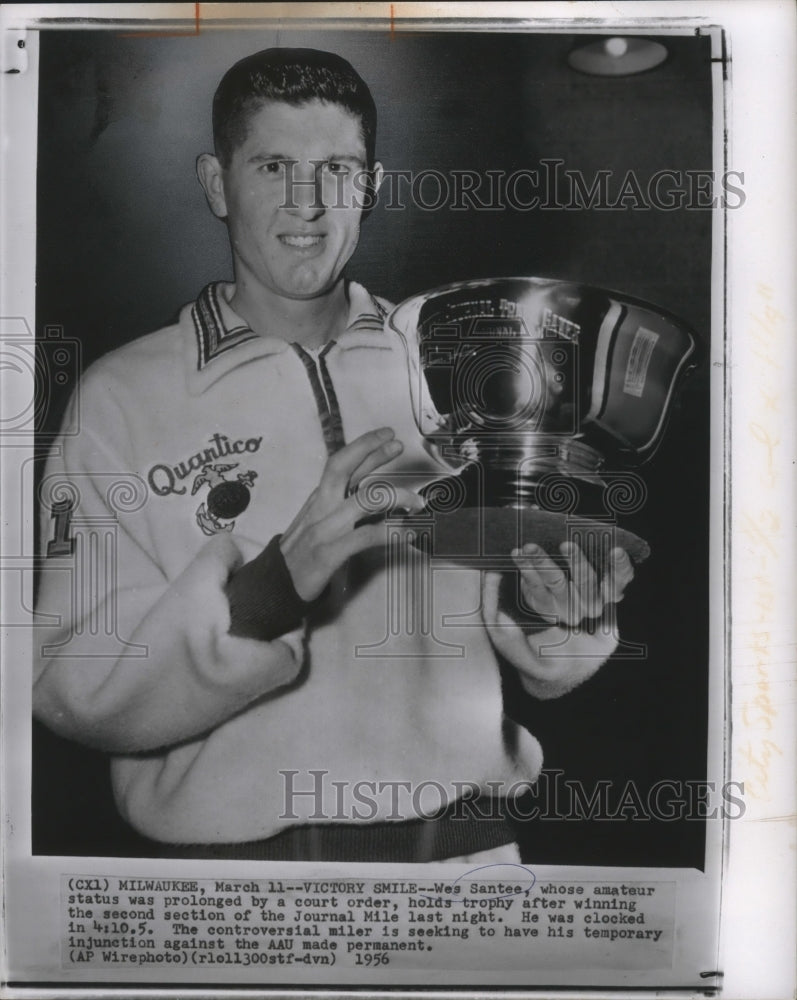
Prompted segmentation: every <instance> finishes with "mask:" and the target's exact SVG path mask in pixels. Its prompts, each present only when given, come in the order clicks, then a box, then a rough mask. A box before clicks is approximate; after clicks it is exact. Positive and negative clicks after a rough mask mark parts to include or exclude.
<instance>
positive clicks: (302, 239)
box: [279, 234, 324, 250]
mask: <svg viewBox="0 0 797 1000" xmlns="http://www.w3.org/2000/svg"><path fill="white" fill-rule="evenodd" d="M323 238H324V237H323V236H290V235H288V234H285V235H282V236H280V237H279V239H280V242H281V243H284V244H285V245H286V246H289V247H295V248H296V249H297V250H310V249H312V248H313V247H317V246H318V245H319V244H320V243H321V241H322V240H323Z"/></svg>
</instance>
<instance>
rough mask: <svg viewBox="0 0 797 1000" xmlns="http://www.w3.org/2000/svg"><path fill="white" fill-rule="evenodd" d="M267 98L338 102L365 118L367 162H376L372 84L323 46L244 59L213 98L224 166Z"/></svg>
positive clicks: (218, 146)
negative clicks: (370, 88) (324, 49)
mask: <svg viewBox="0 0 797 1000" xmlns="http://www.w3.org/2000/svg"><path fill="white" fill-rule="evenodd" d="M264 101H281V102H283V103H284V104H294V105H300V104H305V103H307V102H308V101H327V102H329V103H330V104H338V105H340V106H341V107H343V108H345V109H346V110H347V111H349V112H351V114H353V115H354V116H355V117H356V118H358V119H359V120H360V125H361V128H362V135H363V141H364V142H365V154H366V161H367V162H366V165H367V167H368V168H369V169H370V168H371V167H372V166H373V164H374V159H375V146H376V105H375V104H374V99H373V97H372V96H371V91H370V90H369V89H368V85H367V84H366V83H365V81H364V80H363V79H362V77H361V76H360V75H359V73H357V71H356V70H355V69H354V67H353V66H352V65H351V64H350V63H348V62H347V61H346V60H345V59H343V58H342V57H341V56H338V55H335V54H334V53H332V52H322V51H321V50H319V49H282V48H279V49H263V50H262V51H261V52H255V54H254V55H251V56H247V57H246V58H245V59H241V60H240V62H237V63H235V65H234V66H232V67H230V69H228V70H227V72H226V73H225V74H224V76H223V77H222V79H221V83H220V84H219V86H218V88H217V89H216V94H215V96H214V98H213V142H214V145H215V147H216V156H217V157H218V160H219V162H220V163H221V165H222V167H225V168H226V167H228V166H229V165H230V161H231V159H232V155H233V153H234V152H235V150H236V149H237V148H238V147H239V146H240V145H241V144H242V143H243V142H244V141H245V140H246V136H247V132H248V127H249V119H250V117H251V115H252V114H254V113H255V112H256V111H257V110H258V108H260V106H261V105H262V104H263V102H264Z"/></svg>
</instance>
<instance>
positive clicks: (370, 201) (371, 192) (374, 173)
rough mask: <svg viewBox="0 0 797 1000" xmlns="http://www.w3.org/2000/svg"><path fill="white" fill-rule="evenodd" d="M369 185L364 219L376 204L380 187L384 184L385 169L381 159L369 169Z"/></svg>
mask: <svg viewBox="0 0 797 1000" xmlns="http://www.w3.org/2000/svg"><path fill="white" fill-rule="evenodd" d="M367 177H368V186H367V188H366V189H365V195H366V198H365V201H364V203H363V206H362V207H363V214H362V217H363V219H367V218H368V216H369V215H370V214H371V212H372V211H373V210H374V207H375V206H376V196H377V192H378V191H379V188H380V187H381V185H382V181H383V180H384V179H385V169H384V167H383V166H382V164H381V163H380V162H379V160H377V161H376V163H374V165H373V167H371V169H370V170H369V171H368V174H367Z"/></svg>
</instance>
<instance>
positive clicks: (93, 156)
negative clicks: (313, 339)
mask: <svg viewBox="0 0 797 1000" xmlns="http://www.w3.org/2000/svg"><path fill="white" fill-rule="evenodd" d="M590 40H594V36H588V37H583V38H578V37H575V36H571V35H550V34H549V35H528V34H525V35H521V34H512V33H501V34H489V35H486V34H468V33H453V32H452V33H446V34H417V35H416V34H413V35H410V34H401V33H400V32H399V33H395V34H389V33H387V32H385V33H376V32H371V31H358V32H349V33H345V34H343V33H338V32H324V33H321V32H319V31H302V32H296V31H293V32H279V33H275V32H255V31H252V30H250V31H247V32H245V33H242V32H233V31H224V32H209V33H206V34H200V35H198V36H195V37H184V38H124V37H121V36H119V35H117V34H115V33H111V32H104V31H103V32H63V31H58V32H55V31H53V32H47V31H45V32H42V36H41V70H40V90H39V151H38V164H39V166H38V202H37V218H38V234H39V241H38V247H37V332H39V334H41V333H42V332H43V331H44V328H45V326H47V325H58V326H60V327H62V328H63V331H64V335H65V336H66V337H74V338H78V339H79V340H80V342H81V344H82V365H83V367H84V368H85V367H86V366H87V365H88V364H89V363H90V362H91V361H93V360H94V359H95V358H97V357H99V356H100V355H101V354H103V353H104V352H105V351H107V350H109V349H111V348H114V347H117V346H119V345H120V344H123V343H125V342H127V341H128V340H131V339H133V338H134V337H137V336H140V335H142V334H144V333H147V332H149V331H151V330H154V329H157V328H159V327H161V326H163V325H164V324H166V323H168V322H170V321H172V320H173V318H174V317H175V315H176V313H177V310H178V309H179V307H180V306H181V305H183V304H184V303H185V302H188V301H190V300H192V299H194V298H195V296H196V294H197V293H198V291H199V290H200V289H201V288H202V287H203V285H204V284H206V283H207V282H208V281H210V280H214V279H219V278H231V277H232V272H231V263H230V257H229V250H228V244H227V239H226V229H225V227H224V225H223V223H220V222H219V221H218V220H217V219H215V218H214V217H213V216H212V215H211V213H210V212H209V210H208V209H207V207H206V204H205V200H204V195H203V193H202V191H201V188H200V187H199V184H198V182H197V181H196V178H195V175H194V162H195V159H196V156H197V154H198V153H200V152H202V151H205V150H211V149H212V139H211V125H210V106H211V100H212V96H213V91H214V89H215V87H216V84H217V82H218V80H219V79H220V77H221V75H222V74H223V72H224V71H225V70H226V69H227V67H228V66H229V65H231V64H232V63H233V62H234V61H235V60H237V59H238V58H241V57H242V56H244V55H247V54H249V53H250V52H253V51H256V50H257V49H259V48H265V47H267V46H269V45H274V44H279V45H283V46H289V45H301V46H311V47H318V48H328V49H330V50H332V51H335V52H339V53H340V54H341V55H343V56H345V57H346V58H348V59H350V60H351V62H352V63H353V64H354V66H355V67H356V68H357V69H358V71H359V72H360V73H361V75H362V76H363V77H364V79H365V80H366V81H367V82H368V84H369V85H370V86H371V88H372V90H373V93H374V97H375V100H376V103H377V107H378V109H379V113H380V122H379V133H378V137H377V155H378V157H379V159H381V160H382V162H383V163H384V165H385V166H386V168H388V169H393V170H400V169H401V170H412V171H415V172H417V171H421V170H429V169H434V170H438V171H441V172H442V173H444V174H448V173H449V172H450V171H452V170H465V169H467V170H476V171H480V172H482V171H486V170H505V171H508V172H511V171H513V170H516V169H520V168H528V169H535V168H538V167H539V162H540V160H541V159H543V158H546V159H557V158H558V159H561V160H563V161H564V165H565V167H566V168H567V169H568V170H580V171H581V172H582V173H583V174H584V176H585V178H586V180H587V182H588V183H590V182H591V180H592V179H593V178H594V176H595V174H596V173H597V171H599V170H610V171H612V172H613V174H612V178H613V179H612V180H611V181H610V189H612V190H613V191H615V192H616V190H617V189H618V187H619V184H620V181H621V179H622V177H623V176H624V175H625V173H626V171H628V170H634V171H635V172H636V173H637V176H638V177H639V178H640V179H641V181H642V183H643V187H644V184H645V183H646V181H647V179H648V178H650V177H651V176H652V175H653V174H654V173H655V172H656V171H657V170H661V169H670V170H680V171H686V170H708V169H711V167H712V160H711V83H710V68H711V67H710V50H709V41H708V40H707V39H703V38H697V37H667V38H663V39H659V40H660V41H664V42H665V44H666V46H667V48H668V50H669V56H668V59H667V61H666V62H665V63H664V64H662V65H661V66H659V67H657V68H656V69H654V70H651V71H649V72H647V73H644V74H641V75H638V76H633V77H626V78H622V77H620V78H597V77H588V76H583V75H581V74H579V73H576V72H575V71H573V70H571V69H570V68H569V67H568V65H567V62H566V57H567V53H568V52H569V51H570V50H571V49H572V48H574V47H575V46H576V45H578V44H580V43H584V42H587V41H590ZM424 191H425V193H426V194H427V197H430V196H431V194H433V188H432V187H431V186H430V187H429V188H428V189H424ZM405 201H406V202H407V208H406V209H405V210H403V211H388V210H387V209H386V208H385V206H384V204H381V205H379V206H377V208H376V209H375V211H374V212H373V213H372V214H371V216H370V217H369V218H368V219H367V221H366V222H365V224H364V227H363V235H362V239H361V242H360V247H359V248H358V250H357V253H356V254H355V257H354V258H353V260H352V262H351V265H350V267H349V274H350V276H351V277H353V278H355V279H356V280H358V281H361V282H362V283H364V284H365V285H366V286H367V287H368V288H369V289H370V290H371V291H373V292H375V293H377V294H381V295H384V296H386V297H387V298H389V299H392V300H393V301H400V300H401V299H402V298H404V297H406V296H408V295H410V294H414V293H416V292H418V291H421V290H424V289H427V288H430V287H433V286H435V285H438V284H442V283H445V282H449V281H454V280H462V279H465V278H473V277H479V276H490V275H502V274H528V275H535V274H536V275H546V276H552V277H561V278H568V279H572V280H577V281H581V282H585V283H591V284H598V285H603V286H607V287H609V288H615V289H618V290H621V291H623V292H625V293H626V294H629V295H633V296H637V297H640V298H643V299H647V300H649V301H652V302H654V303H656V304H658V305H660V306H662V307H664V308H665V309H668V310H670V311H672V312H674V313H676V314H677V315H679V316H681V317H682V318H683V319H684V320H686V321H687V323H689V324H690V325H691V326H692V327H693V328H694V329H695V330H696V331H697V333H698V335H699V336H700V337H701V338H702V342H703V345H704V346H705V347H707V346H708V337H709V330H710V291H711V282H710V275H711V213H710V212H709V211H707V210H702V211H701V210H689V209H686V208H682V209H678V210H674V211H662V210H658V209H656V208H652V209H649V210H640V209H633V208H630V209H627V210H622V209H621V210H614V211H606V210H600V209H591V210H570V211H561V210H542V209H537V210H532V211H530V212H521V211H495V212H484V211H474V210H469V211H462V212H451V211H448V210H447V209H445V208H444V209H441V210H439V211H424V210H423V209H422V208H420V207H418V206H413V205H412V204H411V203H410V201H409V199H408V198H407V199H405ZM706 367H707V365H706V363H705V362H704V364H703V367H702V369H701V370H700V371H698V373H697V374H696V375H694V376H692V378H691V380H690V382H689V383H688V384H687V387H686V389H685V391H684V393H683V395H682V398H681V400H680V403H679V405H678V407H677V410H676V413H675V414H674V418H673V422H672V424H671V428H670V432H669V435H668V437H667V439H666V441H665V444H664V445H663V447H662V448H661V450H660V451H659V453H658V455H657V456H656V458H655V459H654V460H653V462H652V463H651V464H650V465H649V466H647V467H646V469H645V470H644V474H645V478H646V480H647V483H648V488H649V496H650V499H649V500H648V503H647V506H646V508H645V510H644V512H643V513H642V515H641V520H640V524H639V527H640V530H641V531H642V533H643V534H644V535H645V537H646V538H647V540H648V541H649V542H650V543H651V547H652V549H653V557H652V558H651V559H650V560H649V562H648V563H647V564H646V565H645V566H644V567H643V568H642V569H641V570H640V571H639V573H638V579H637V581H636V582H635V584H634V587H633V588H632V590H631V592H630V593H629V595H628V597H627V598H626V600H625V601H624V602H623V604H622V605H621V608H620V610H621V623H620V624H621V631H622V633H623V635H624V636H625V637H627V638H628V639H631V640H635V641H637V642H644V643H645V644H646V645H647V647H648V651H649V652H648V657H647V659H645V660H641V661H640V660H635V661H630V662H623V661H619V660H616V661H614V662H612V663H611V664H608V665H607V666H605V667H604V668H603V669H602V670H601V671H599V673H598V674H597V675H596V677H595V678H593V679H592V680H591V681H589V682H588V683H587V684H585V685H583V686H582V687H581V688H579V689H577V690H576V691H575V692H573V693H572V694H570V695H568V696H566V697H564V698H562V699H559V700H556V701H552V702H544V703H538V702H534V701H533V700H532V699H530V698H528V697H526V696H524V695H522V694H521V693H520V692H519V690H518V689H517V686H516V685H515V684H513V683H512V682H511V679H510V680H509V682H508V683H507V685H506V699H507V708H508V711H509V712H510V714H512V715H514V716H515V717H516V718H517V719H518V720H519V721H520V722H522V723H523V724H525V725H527V726H528V727H529V728H530V730H531V731H532V732H533V733H534V734H535V735H536V736H537V738H538V739H539V740H540V742H541V743H542V746H543V749H544V751H545V766H546V768H547V769H552V770H558V769H561V770H563V771H564V772H565V777H567V778H568V779H574V780H581V781H583V782H584V785H585V787H586V789H587V791H589V790H590V789H591V788H592V787H594V784H595V782H596V781H598V780H601V779H609V780H612V781H613V782H614V783H615V787H616V788H622V787H623V786H624V785H625V783H626V782H627V781H629V780H634V781H635V782H636V783H637V786H638V787H639V789H640V790H641V792H642V795H643V798H644V793H645V789H646V788H647V787H649V786H650V784H651V783H652V782H654V781H656V780H658V779H662V778H667V779H670V780H674V781H685V780H693V781H696V780H700V779H702V778H704V777H705V772H706V745H707V744H706V726H707V711H708V706H707V691H708V680H707V662H708V652H707V643H708V637H707V618H708V500H709V461H708V453H709V452H708V446H709V439H708V389H707V384H708V378H707V371H706ZM72 387H73V384H72ZM69 388H70V386H66V387H64V388H63V389H60V390H59V389H54V390H53V393H52V395H51V397H50V405H49V407H48V408H47V410H46V413H45V414H44V416H43V418H42V421H41V426H40V430H41V432H42V435H41V445H42V449H43V450H44V449H46V441H47V438H48V436H49V435H50V434H52V433H53V432H54V431H55V430H56V429H57V426H58V422H59V419H60V415H61V412H62V410H63V407H64V405H65V402H66V398H67V391H68V389H69ZM33 751H34V784H33V821H34V823H33V850H34V853H44V854H53V853H55V854H77V855H81V854H98V855H102V854H107V855H114V854H122V855H124V854H144V853H146V848H145V847H144V846H143V845H142V844H141V843H140V842H139V841H138V839H137V838H136V837H135V835H134V834H132V832H130V831H129V830H127V828H126V827H124V825H123V824H122V822H121V820H119V819H118V817H117V816H116V812H115V809H114V806H113V803H112V801H111V798H110V790H109V783H108V774H107V760H106V759H105V758H104V757H103V756H102V755H99V754H96V753H94V752H91V751H87V750H84V749H82V748H79V747H77V746H76V745H74V744H71V743H68V742H66V741H63V740H61V739H59V738H57V737H55V736H54V735H52V734H51V733H49V732H48V731H47V730H45V729H43V728H42V727H40V726H38V725H35V726H34V745H33ZM521 844H522V848H523V852H524V857H525V858H526V859H527V860H531V861H536V862H538V863H551V864H553V863H569V864H605V865H674V866H675V865H677V866H681V865H683V866H694V867H702V863H703V850H704V828H703V824H702V823H700V822H694V821H693V822H678V823H656V822H644V821H634V822H631V821H614V822H607V821H593V822H572V821H570V822H565V821H557V822H554V821H544V822H537V823H529V824H527V825H526V826H525V827H524V829H523V831H522V832H521Z"/></svg>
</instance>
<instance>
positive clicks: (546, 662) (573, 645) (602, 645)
mask: <svg viewBox="0 0 797 1000" xmlns="http://www.w3.org/2000/svg"><path fill="white" fill-rule="evenodd" d="M616 647H617V638H616V635H615V634H614V632H613V630H612V628H610V627H607V623H606V622H595V623H589V624H588V623H585V624H584V627H583V628H581V629H579V630H573V629H569V628H562V627H560V626H554V627H553V628H548V629H546V630H545V631H540V632H535V633H534V634H533V635H528V636H525V637H524V638H523V639H522V640H521V642H519V643H517V645H516V646H513V647H512V648H511V649H510V650H508V651H507V653H506V654H505V655H507V658H508V659H509V660H510V662H511V664H512V666H513V667H514V668H515V670H516V671H517V673H518V676H519V677H520V682H521V684H522V685H523V687H524V689H525V690H526V691H527V692H528V693H529V694H530V695H531V696H532V697H533V698H538V699H539V700H541V701H548V700H550V699H552V698H561V696H562V695H565V694H567V693H568V692H569V691H572V690H573V689H574V688H576V687H578V686H579V685H580V684H583V683H584V682H585V681H587V680H589V678H590V677H592V676H593V674H595V673H597V671H598V670H599V669H600V667H601V666H602V665H603V664H604V663H605V662H606V661H607V660H608V659H609V657H610V656H611V655H612V653H613V652H614V650H615V649H616Z"/></svg>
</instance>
